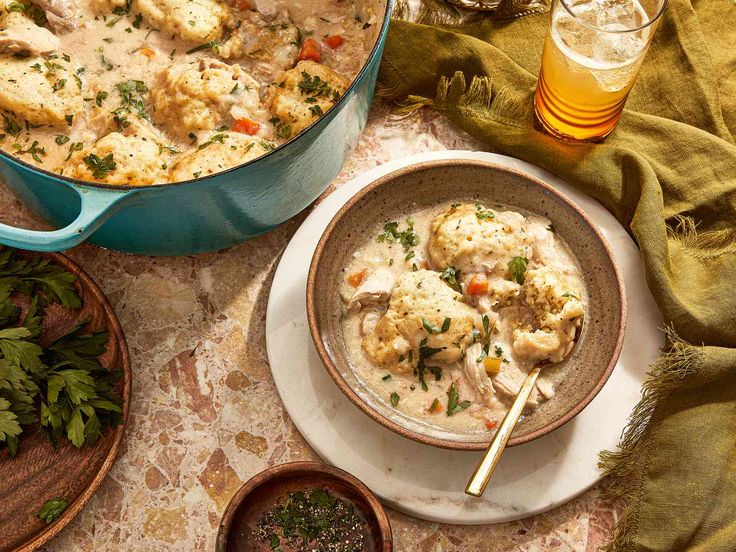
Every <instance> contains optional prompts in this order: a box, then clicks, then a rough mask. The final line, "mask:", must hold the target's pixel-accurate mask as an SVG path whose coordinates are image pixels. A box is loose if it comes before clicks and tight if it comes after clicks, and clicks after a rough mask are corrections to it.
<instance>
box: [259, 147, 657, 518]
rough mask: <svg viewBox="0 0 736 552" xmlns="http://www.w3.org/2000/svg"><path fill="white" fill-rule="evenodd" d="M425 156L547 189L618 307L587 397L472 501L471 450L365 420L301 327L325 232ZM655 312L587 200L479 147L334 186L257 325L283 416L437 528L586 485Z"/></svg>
mask: <svg viewBox="0 0 736 552" xmlns="http://www.w3.org/2000/svg"><path fill="white" fill-rule="evenodd" d="M435 159H477V160H481V161H490V162H494V163H498V164H501V165H506V166H509V167H513V168H514V169H517V170H520V171H523V172H526V173H528V174H530V175H532V176H535V177H537V178H540V179H541V180H544V181H545V182H547V183H548V184H550V185H552V186H554V187H556V188H557V189H559V190H560V191H562V192H563V193H565V194H566V195H567V196H568V197H570V198H571V199H572V200H573V201H574V202H576V203H577V204H578V206H580V208H581V209H582V210H583V211H585V212H586V213H587V214H588V215H589V216H590V217H591V219H592V220H593V221H594V222H595V223H596V224H598V226H599V227H600V229H601V231H602V232H603V235H604V236H605V238H606V239H607V240H608V242H609V244H610V245H611V248H612V249H613V252H614V255H615V257H616V260H617V262H618V264H619V267H620V268H621V271H622V273H623V276H624V281H625V285H626V294H627V299H628V304H629V312H628V318H627V327H626V337H625V340H624V346H623V350H622V352H621V356H620V358H619V361H618V364H617V366H616V368H615V370H614V371H613V374H612V375H611V378H610V379H609V381H608V383H607V384H606V385H605V387H604V388H603V389H602V390H601V392H600V393H599V394H598V396H597V397H596V398H595V399H594V400H593V402H591V403H590V404H589V405H588V407H587V408H586V409H585V410H583V412H581V413H580V414H579V415H578V416H577V417H576V418H574V419H573V420H572V421H571V422H569V423H568V424H566V425H565V426H563V427H562V428H560V429H558V430H557V431H554V432H552V433H551V434H550V435H547V436H545V437H543V438H540V439H537V440H536V441H533V442H531V443H528V444H525V445H520V446H517V447H514V448H511V449H509V450H507V451H506V452H505V454H504V456H503V459H502V460H501V463H500V465H499V467H498V468H497V470H496V473H495V474H494V477H493V480H492V481H491V484H490V485H489V487H488V490H487V491H486V493H485V495H484V497H483V498H481V499H477V498H473V497H470V496H468V495H466V494H465V493H464V492H463V489H464V488H465V484H466V482H467V478H468V477H469V476H470V474H471V473H472V471H473V468H474V467H475V464H476V463H477V461H478V458H479V456H480V453H478V452H458V451H449V450H442V449H436V448H432V447H428V446H425V445H422V444H419V443H416V442H414V441H411V440H409V439H405V438H403V437H401V436H399V435H397V434H395V433H393V432H392V431H390V430H388V429H386V428H384V427H382V426H381V425H379V424H377V423H375V422H373V421H372V420H371V419H370V418H368V416H366V415H364V414H363V413H362V412H361V411H360V410H358V408H357V407H355V406H354V405H353V404H352V403H351V402H350V401H349V400H348V399H347V398H346V397H345V396H344V395H343V394H342V392H341V391H340V390H339V389H338V388H337V386H336V385H335V383H334V382H333V381H332V379H331V378H330V376H329V375H328V374H327V371H326V370H325V368H324V367H323V366H322V364H321V362H320V360H319V358H318V356H317V353H316V351H315V350H314V346H313V344H312V340H311V338H310V336H309V328H308V327H307V319H306V308H305V295H306V279H307V271H308V269H309V263H310V261H311V259H312V254H313V252H314V249H315V247H316V245H317V242H318V241H319V238H320V236H321V235H322V232H323V231H324V229H325V227H326V226H327V224H328V223H329V221H330V220H331V219H332V217H333V216H334V215H335V213H337V211H338V210H339V209H340V207H342V205H343V204H344V203H345V202H346V201H347V200H348V199H349V198H350V197H352V196H353V195H354V194H355V193H356V192H357V191H358V190H360V189H361V188H363V187H364V186H366V185H367V184H369V183H370V182H372V181H373V180H375V179H376V178H379V177H380V176H383V175H384V174H387V173H389V172H391V171H394V170H396V169H398V168H401V167H405V166H408V165H412V164H415V163H419V162H424V161H431V160H435ZM661 325H662V317H661V315H660V314H659V311H658V310H657V307H656V305H655V303H654V300H653V299H652V297H651V294H650V293H649V291H648V289H647V287H646V282H645V279H644V270H643V265H642V262H641V259H640V257H639V250H638V249H637V247H636V245H635V244H634V242H633V240H632V239H631V238H630V237H629V235H628V234H627V233H626V231H625V230H624V228H623V227H622V226H621V225H620V224H619V223H618V222H617V221H616V219H615V218H614V217H613V216H612V215H611V214H610V213H608V211H606V210H605V209H604V208H603V207H602V206H601V205H600V204H599V203H598V202H596V201H595V200H593V199H591V198H590V197H588V196H586V195H585V194H583V193H581V192H579V191H577V190H575V189H574V188H573V187H572V186H570V185H569V184H566V183H565V182H563V181H562V180H560V179H559V178H557V177H555V176H554V175H552V174H551V173H548V172H547V171H544V170H542V169H540V168H538V167H535V166H533V165H530V164H529V163H526V162H523V161H520V160H518V159H513V158H511V157H506V156H502V155H496V154H491V153H483V152H470V151H448V152H435V153H427V154H420V155H415V156H412V157H407V158H404V159H400V160H397V161H392V162H390V163H386V164H384V165H381V166H380V167H377V168H375V169H372V170H370V171H368V172H366V173H364V174H362V175H360V176H358V177H357V178H355V179H354V180H352V181H351V182H348V183H347V184H345V185H343V186H341V187H340V188H339V189H338V190H337V191H335V192H334V193H332V194H331V195H330V196H329V197H327V198H326V199H325V200H324V201H322V202H321V203H320V204H319V205H318V206H317V207H316V208H315V210H314V211H313V212H312V213H311V214H310V215H309V217H308V218H307V219H306V220H305V221H304V223H303V224H302V226H301V227H300V228H299V230H298V231H297V232H296V234H295V235H294V237H293V238H292V240H291V242H290V243H289V245H288V247H287V248H286V250H285V251H284V254H283V256H282V258H281V261H280V263H279V266H278V268H277V270H276V274H275V276H274V281H273V285H272V287H271V295H270V297H269V302H268V311H267V318H266V336H267V343H268V357H269V361H270V364H271V372H272V374H273V378H274V381H275V382H276V387H277V388H278V391H279V395H280V396H281V400H282V401H283V403H284V406H285V407H286V410H287V412H288V413H289V415H290V416H291V419H292V420H293V421H294V423H295V424H296V426H297V428H298V429H299V431H300V432H301V433H302V435H304V437H305V439H306V440H307V441H308V442H309V444H310V445H311V446H312V448H314V450H315V451H316V452H317V453H318V454H319V455H320V456H321V457H322V458H323V459H324V460H325V461H327V462H329V463H331V464H333V465H335V466H338V467H340V468H342V469H344V470H346V471H348V472H350V473H352V474H353V475H355V476H356V477H358V478H359V479H361V480H362V481H363V482H364V483H365V484H366V485H368V487H370V488H371V490H373V492H375V493H376V494H377V495H378V496H379V497H380V498H381V499H382V500H383V501H384V502H385V503H386V504H387V505H389V506H391V507H392V508H395V509H397V510H400V511H402V512H405V513H407V514H410V515H413V516H416V517H420V518H424V519H428V520H432V521H439V522H444V523H462V524H482V523H498V522H504V521H510V520H514V519H520V518H524V517H528V516H532V515H536V514H539V513H541V512H544V511H546V510H549V509H551V508H554V507H555V506H559V505H560V504H564V503H565V502H567V501H569V500H570V499H572V498H574V497H575V496H577V495H579V494H580V493H582V492H584V491H585V490H587V489H589V488H590V487H591V486H593V485H594V484H595V483H596V482H597V481H598V480H599V479H600V475H599V472H598V468H597V463H598V452H599V451H600V450H602V449H610V448H613V447H615V446H616V444H617V442H618V438H619V437H620V434H621V431H622V430H623V428H624V426H625V425H626V419H627V417H628V415H629V413H630V412H631V409H632V408H633V407H634V406H635V405H636V403H637V402H638V400H639V395H640V388H641V384H642V382H643V380H644V377H645V372H646V370H647V367H648V365H649V364H650V363H651V362H652V361H653V360H654V358H655V357H656V356H657V354H658V352H659V348H660V347H661V345H662V342H663V341H662V335H661V333H660V331H659V330H658V328H659V327H660V326H661Z"/></svg>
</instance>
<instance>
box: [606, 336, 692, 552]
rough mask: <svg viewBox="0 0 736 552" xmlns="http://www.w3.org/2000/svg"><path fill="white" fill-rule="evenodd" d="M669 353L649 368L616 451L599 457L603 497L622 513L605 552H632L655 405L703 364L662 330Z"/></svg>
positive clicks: (689, 347) (677, 339) (688, 345)
mask: <svg viewBox="0 0 736 552" xmlns="http://www.w3.org/2000/svg"><path fill="white" fill-rule="evenodd" d="M664 331H665V334H666V337H667V341H668V343H669V344H670V349H669V350H668V351H667V352H665V353H663V354H662V355H661V356H660V357H659V358H658V359H657V361H656V362H655V363H654V365H652V369H651V370H650V372H649V374H648V376H647V381H646V382H645V383H644V387H643V390H642V398H641V400H640V401H639V404H638V405H637V406H636V408H634V411H633V412H632V414H631V416H630V418H629V422H628V424H627V426H626V428H625V430H624V433H623V437H622V439H621V442H620V443H619V445H618V449H617V450H616V451H603V452H601V453H600V462H599V466H600V468H601V470H602V471H603V475H604V476H605V477H607V476H611V477H607V479H605V480H604V484H603V496H604V497H605V498H608V499H611V500H617V499H623V500H624V501H625V503H626V507H625V510H624V512H623V514H622V516H621V518H620V519H619V521H618V523H617V524H616V527H615V528H614V530H613V539H612V541H611V542H610V543H609V544H608V545H607V546H606V547H604V550H606V551H607V552H630V551H631V550H633V549H634V542H633V539H634V538H635V536H636V534H637V531H638V525H639V519H638V516H637V515H636V513H635V512H634V509H633V508H632V505H633V504H634V503H635V502H637V501H638V500H639V499H640V498H641V494H642V490H643V484H644V476H645V474H646V471H647V470H646V459H647V458H648V457H649V455H648V452H649V447H650V446H651V439H650V433H651V431H652V426H651V425H650V422H651V421H652V418H653V416H654V414H655V411H656V409H657V407H658V405H659V404H660V403H661V401H662V400H664V399H665V398H666V397H668V396H669V395H670V393H672V392H673V391H674V390H676V389H678V388H679V387H680V385H681V384H682V380H683V379H684V378H686V377H687V376H688V375H690V374H692V373H693V372H694V371H695V370H696V368H697V367H698V366H699V365H700V363H701V362H702V361H703V353H702V351H701V350H700V349H699V348H698V347H695V346H693V345H690V344H689V343H686V342H685V341H683V340H682V339H680V338H679V337H678V336H677V334H676V333H675V331H674V329H672V328H670V327H667V328H665V329H664Z"/></svg>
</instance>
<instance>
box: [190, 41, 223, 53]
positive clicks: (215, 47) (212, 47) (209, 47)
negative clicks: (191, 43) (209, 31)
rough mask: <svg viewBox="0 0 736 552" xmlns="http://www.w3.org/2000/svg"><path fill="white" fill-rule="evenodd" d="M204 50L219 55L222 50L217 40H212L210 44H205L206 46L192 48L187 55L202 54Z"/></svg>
mask: <svg viewBox="0 0 736 552" xmlns="http://www.w3.org/2000/svg"><path fill="white" fill-rule="evenodd" d="M202 50H212V51H213V52H215V53H217V52H219V50H220V43H219V42H218V41H217V40H210V41H209V42H205V43H204V44H200V45H199V46H195V47H194V48H190V49H189V50H187V54H193V53H195V52H201V51H202Z"/></svg>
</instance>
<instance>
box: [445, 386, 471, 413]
mask: <svg viewBox="0 0 736 552" xmlns="http://www.w3.org/2000/svg"><path fill="white" fill-rule="evenodd" d="M469 406H470V401H461V400H460V396H459V394H458V392H457V387H455V382H452V383H451V384H450V390H449V391H448V392H447V415H448V416H452V415H453V414H457V413H458V412H462V411H463V410H465V409H466V408H468V407H469Z"/></svg>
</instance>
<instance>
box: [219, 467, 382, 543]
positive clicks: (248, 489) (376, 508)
mask: <svg viewBox="0 0 736 552" xmlns="http://www.w3.org/2000/svg"><path fill="white" fill-rule="evenodd" d="M299 472H308V473H318V474H322V475H326V476H329V477H331V478H333V479H336V480H338V481H340V482H341V483H344V484H346V485H347V486H348V487H350V488H351V489H353V490H354V491H355V492H356V493H357V494H358V495H359V496H360V497H361V498H362V499H363V500H364V501H365V502H366V503H367V504H368V506H369V507H370V509H371V512H372V513H373V515H374V516H375V517H376V523H377V526H378V530H379V532H380V535H381V543H382V544H383V548H382V552H392V551H393V534H392V532H391V523H390V521H389V519H388V515H387V514H386V510H385V509H384V508H383V505H382V504H381V502H380V501H379V500H378V498H376V495H375V494H373V491H371V490H370V489H369V488H368V487H367V486H366V484H365V483H363V482H362V481H361V480H360V479H358V478H357V477H355V476H354V475H353V474H351V473H348V472H346V471H345V470H342V469H340V468H338V467H336V466H331V465H330V464H323V463H322V462H314V461H306V460H301V461H297V462H287V463H285V464H277V465H275V466H271V467H269V468H266V469H265V470H263V471H261V472H258V473H257V474H255V475H254V476H253V477H251V478H250V479H248V481H246V482H245V483H243V485H242V486H241V487H240V488H239V489H238V490H237V491H236V492H235V494H234V495H233V496H232V498H231V499H230V501H229V502H228V503H227V506H226V507H225V511H224V512H223V514H222V518H220V525H219V527H218V529H217V538H216V540H215V552H227V537H228V535H229V533H230V530H231V529H232V524H233V519H234V517H235V513H236V512H237V511H238V508H239V507H240V505H241V504H242V503H243V501H245V500H247V499H248V497H249V496H250V494H251V493H252V492H253V491H254V490H256V489H257V488H258V487H260V486H261V485H263V484H265V483H267V482H268V481H271V480H273V479H276V478H277V477H282V476H284V475H287V476H288V475H289V474H297V473H299Z"/></svg>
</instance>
